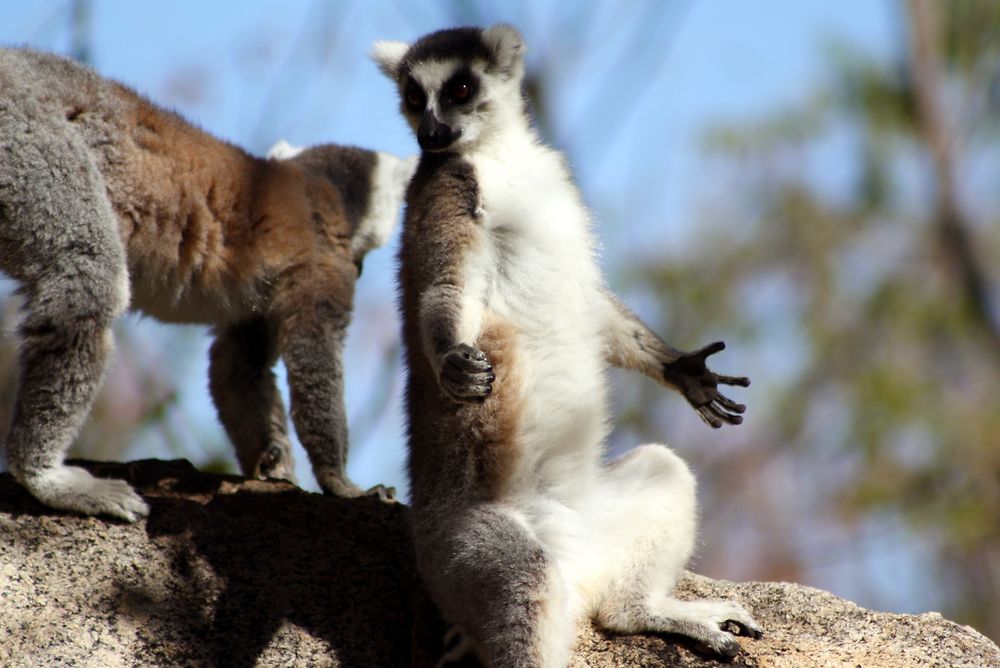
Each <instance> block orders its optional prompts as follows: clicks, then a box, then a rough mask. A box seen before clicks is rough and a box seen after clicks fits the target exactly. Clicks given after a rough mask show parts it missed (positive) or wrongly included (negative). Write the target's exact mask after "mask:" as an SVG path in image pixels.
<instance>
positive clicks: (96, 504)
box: [20, 465, 149, 522]
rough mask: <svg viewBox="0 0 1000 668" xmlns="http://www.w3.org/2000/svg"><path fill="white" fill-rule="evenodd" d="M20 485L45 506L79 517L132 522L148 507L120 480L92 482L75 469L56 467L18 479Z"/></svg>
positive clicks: (144, 514) (71, 467)
mask: <svg viewBox="0 0 1000 668" xmlns="http://www.w3.org/2000/svg"><path fill="white" fill-rule="evenodd" d="M20 480H21V483H22V484H23V485H24V486H25V487H26V488H27V489H28V491H29V492H31V494H32V495H33V496H34V497H35V498H36V499H38V500H39V501H41V502H42V503H44V504H45V505H47V506H49V507H51V508H56V509H58V510H69V511H72V512H75V513H81V514H83V515H110V516H112V517H117V518H119V519H123V520H125V521H127V522H135V521H136V520H137V519H139V518H140V517H145V516H147V515H148V514H149V506H147V505H146V502H145V501H143V500H142V497H141V496H139V495H138V494H136V492H135V490H133V489H132V487H131V486H129V484H128V483H127V482H125V481H124V480H109V479H106V478H95V477H94V476H93V475H91V474H90V472H89V471H86V470H84V469H82V468H80V467H78V466H62V465H60V466H56V467H53V468H48V469H42V470H41V471H37V472H32V473H29V474H27V475H23V476H21V477H20Z"/></svg>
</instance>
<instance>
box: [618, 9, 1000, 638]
mask: <svg viewBox="0 0 1000 668" xmlns="http://www.w3.org/2000/svg"><path fill="white" fill-rule="evenodd" d="M934 6H935V7H939V8H941V9H942V10H943V11H941V12H940V15H939V16H938V19H939V20H940V21H941V23H940V24H939V26H938V27H939V28H940V30H938V31H937V32H936V33H935V34H936V35H937V37H938V38H939V41H938V42H936V43H935V47H936V48H938V49H939V50H940V54H939V55H940V59H941V62H942V63H943V73H942V74H943V76H942V78H941V81H940V88H938V89H935V90H934V91H933V92H934V95H935V96H936V97H937V98H938V99H939V100H940V101H941V102H942V108H943V109H944V110H945V112H946V120H947V121H948V128H949V130H950V131H951V132H952V139H954V141H952V142H951V143H950V144H949V145H948V149H949V150H951V151H952V154H951V155H950V156H949V158H950V159H951V161H952V162H953V164H954V169H955V174H957V175H958V177H957V178H961V176H962V175H965V174H967V173H969V172H968V169H967V167H968V165H970V164H972V163H973V161H974V160H975V159H976V156H981V155H983V154H992V155H994V156H995V155H997V154H998V152H1000V137H997V136H996V134H995V133H992V132H991V131H992V130H993V129H994V126H995V124H996V120H995V111H996V109H995V105H996V103H997V101H998V99H1000V95H994V97H993V99H990V100H985V98H984V96H983V91H990V90H992V91H996V90H1000V39H998V36H1000V5H998V4H997V3H982V2H957V1H956V2H949V3H941V4H939V5H937V4H936V5H934ZM903 9H904V10H908V11H912V10H913V5H905V6H904V7H903ZM906 16H907V13H906V11H902V12H900V17H901V19H905V18H906ZM900 28H901V30H900V32H901V33H902V34H904V35H905V34H906V30H907V26H906V25H902V26H900ZM901 51H902V53H901V55H900V56H899V60H898V62H895V63H891V64H888V65H887V64H886V63H884V62H880V61H878V60H876V59H873V58H872V57H870V56H868V55H867V54H865V53H859V52H858V51H856V50H855V49H852V48H850V47H848V46H845V45H839V46H836V47H833V48H831V49H829V50H828V54H829V58H828V61H827V62H828V63H829V68H830V69H829V72H828V76H827V77H826V79H825V81H824V82H823V84H822V88H821V89H820V90H816V91H812V92H811V93H810V94H808V95H807V96H806V98H805V101H804V102H803V103H802V104H801V105H800V106H798V107H797V108H793V109H789V110H784V111H779V112H777V113H775V114H773V115H772V116H770V117H768V118H765V119H762V120H759V121H756V122H750V123H741V124H740V125H739V126H737V127H729V128H722V129H719V130H717V131H715V132H713V133H712V134H711V135H710V136H709V138H708V139H707V141H706V147H707V148H708V149H710V150H711V151H714V154H715V156H716V158H715V159H716V162H717V165H716V167H717V168H718V169H719V170H720V171H723V172H725V173H726V174H728V175H729V179H728V180H729V183H728V188H729V190H728V192H730V193H731V196H730V198H729V201H728V202H726V203H725V204H723V205H719V204H716V205H715V207H714V208H713V209H712V211H711V212H709V213H706V220H705V221H704V222H703V223H702V224H701V225H702V229H703V233H702V236H703V240H704V243H702V244H699V245H697V247H696V248H693V249H692V252H690V253H688V254H686V255H684V256H683V257H681V258H680V259H676V260H675V259H672V260H671V261H670V266H669V267H663V266H659V265H651V266H648V267H646V268H645V271H644V272H643V275H642V276H641V277H640V278H639V279H638V281H639V282H648V283H650V284H655V285H656V286H657V289H658V290H659V291H661V292H663V293H665V294H668V295H670V298H671V302H670V304H669V308H668V309H666V310H667V311H668V312H669V313H672V314H674V315H675V317H673V318H668V319H667V320H668V323H669V322H675V321H677V320H678V319H679V318H680V316H681V314H689V313H696V314H697V315H698V318H699V319H701V318H705V319H706V322H705V324H706V325H707V327H708V329H709V331H713V332H724V333H725V337H726V338H727V339H728V340H729V343H730V345H731V347H732V348H734V349H743V350H744V351H745V354H746V355H747V356H748V358H749V357H750V356H753V355H756V356H758V357H760V358H762V359H771V358H779V359H780V358H781V357H782V353H783V352H784V351H787V355H786V356H785V358H784V363H783V366H782V369H783V370H782V373H781V374H780V375H778V374H777V373H776V372H774V371H772V370H771V367H765V368H764V371H763V375H764V376H765V377H764V378H761V373H760V372H758V373H757V374H756V377H755V378H754V380H755V382H756V381H759V380H764V382H765V383H766V387H767V394H766V395H765V394H761V393H760V392H758V393H756V394H755V395H754V398H753V400H752V401H751V404H752V405H751V411H763V412H766V413H767V414H766V415H764V416H761V415H759V414H755V415H754V417H753V418H752V420H751V421H750V422H749V423H748V427H747V432H748V434H747V435H745V436H744V438H745V439H746V440H745V442H744V443H742V445H741V450H742V451H744V452H761V451H767V452H769V453H770V454H769V455H768V456H767V457H762V458H759V459H756V460H755V459H753V458H751V457H746V458H745V459H743V460H742V461H743V462H744V464H746V465H747V466H752V465H754V462H755V461H756V462H758V464H757V465H758V466H759V468H758V469H757V470H752V469H751V470H746V471H744V475H745V476H746V477H747V478H748V479H753V480H754V481H755V483H754V486H752V487H751V486H748V487H747V490H749V491H747V492H746V494H748V495H764V496H771V497H773V498H771V499H769V500H767V499H766V500H757V501H753V502H751V505H752V506H754V507H760V506H766V507H768V508H769V509H770V511H771V512H773V513H774V516H773V517H772V518H771V520H770V521H771V523H772V524H777V525H782V523H783V522H785V523H789V524H790V523H791V522H792V520H791V519H790V518H791V516H792V515H793V514H794V513H795V512H796V511H797V508H796V507H795V506H794V504H789V503H788V501H789V499H788V498H787V496H782V495H783V494H787V491H784V488H783V485H782V484H778V481H776V480H775V479H774V476H775V473H774V472H773V471H769V470H768V468H769V467H770V468H774V467H775V464H774V461H775V460H782V461H786V462H789V464H788V465H789V466H790V467H791V468H792V469H793V470H801V471H805V472H806V473H805V475H806V476H808V477H809V478H810V480H809V482H808V483H806V485H805V488H806V489H808V494H809V496H810V497H811V498H812V499H816V498H819V499H821V502H820V503H819V504H818V505H819V506H820V507H821V508H824V509H826V510H825V512H826V517H825V518H823V519H822V520H821V521H822V522H825V523H826V524H828V525H829V524H839V525H841V526H843V527H846V528H847V530H848V533H847V535H848V536H850V537H853V538H852V539H858V538H859V536H860V534H857V533H852V531H851V530H852V527H856V526H857V525H858V524H859V523H860V520H859V518H863V517H888V518H890V520H891V521H892V522H893V523H895V524H896V525H897V526H899V527H900V528H901V531H905V533H906V535H913V536H915V538H914V541H920V542H922V543H925V544H929V545H932V546H934V547H933V549H934V561H935V563H936V567H937V569H938V573H936V574H928V576H927V586H928V587H929V588H932V589H933V588H934V587H939V588H940V590H939V591H938V592H937V599H938V600H940V601H941V602H942V605H944V606H946V607H947V608H948V610H947V612H949V613H950V614H953V615H956V616H958V617H959V618H960V619H962V620H963V621H965V622H967V623H971V624H973V625H975V626H976V627H977V628H979V629H981V630H982V631H984V632H985V633H987V634H989V635H991V636H992V637H993V638H1000V622H998V621H997V619H996V615H995V606H996V601H997V600H1000V569H998V568H997V566H996V564H998V563H1000V349H998V347H997V341H1000V338H998V335H1000V332H998V331H996V328H995V323H996V314H994V318H993V320H992V321H991V320H990V318H989V317H988V316H989V315H990V314H989V313H987V314H983V313H976V312H975V310H974V309H973V308H972V307H971V306H970V305H971V304H972V303H973V301H974V300H973V296H972V295H969V294H968V293H967V288H968V284H967V283H966V282H964V281H963V279H962V276H963V273H964V272H973V273H974V274H978V277H979V278H980V279H981V280H982V281H983V282H984V284H985V287H986V290H987V292H988V294H987V297H988V300H987V303H988V304H992V305H993V308H994V309H995V308H996V307H997V305H998V304H1000V300H998V298H997V294H996V292H997V290H998V289H1000V288H998V286H997V285H996V281H997V280H998V278H1000V276H998V275H997V274H996V269H995V259H994V260H993V261H992V264H990V260H989V258H990V257H993V258H995V257H997V254H996V250H997V243H998V237H1000V234H998V225H997V223H998V216H997V213H996V212H997V205H998V202H997V201H996V200H995V199H989V197H990V196H991V195H984V194H982V193H980V194H979V195H976V199H975V200H972V199H969V197H970V195H969V194H968V193H967V191H966V190H965V189H963V188H962V187H961V186H960V187H958V188H957V192H958V194H959V196H960V197H965V198H966V199H959V206H960V211H959V212H958V216H959V217H958V218H957V219H955V220H953V221H951V222H954V223H955V224H956V225H957V226H959V227H960V228H961V230H962V231H963V232H964V233H965V234H968V235H969V236H970V237H971V238H972V240H973V244H972V245H973V249H974V257H973V258H972V259H973V261H976V260H978V265H974V266H964V265H962V264H961V263H962V262H965V260H963V259H961V258H959V259H957V260H956V255H955V253H954V249H953V248H950V247H949V243H950V242H949V239H948V238H947V236H946V235H944V234H942V229H943V227H944V224H943V221H942V220H941V219H940V215H941V213H940V212H941V211H942V210H943V207H942V206H941V202H940V198H941V197H942V196H943V193H946V192H947V188H948V185H947V184H944V183H942V182H940V180H939V179H940V178H941V174H940V173H938V172H937V171H936V170H934V169H932V162H931V160H930V154H931V146H932V141H933V140H932V138H931V137H930V136H928V131H927V127H926V125H925V124H924V123H923V122H922V120H921V119H922V116H921V114H922V113H924V112H923V110H922V109H921V107H920V99H919V96H918V94H917V89H916V84H917V82H916V81H915V78H914V77H915V76H916V74H915V68H914V67H913V54H912V53H911V52H910V51H908V50H906V49H901ZM991 105H992V106H991ZM989 109H993V111H994V114H992V115H991V114H990V113H987V111H988V110H989ZM832 136H839V137H844V136H847V137H849V141H846V142H842V143H841V144H839V145H838V155H839V157H838V159H839V160H841V161H846V164H847V165H848V166H849V167H850V171H851V173H852V175H853V181H852V183H853V184H854V185H853V187H849V188H846V189H845V188H841V189H835V188H831V187H830V186H829V184H828V183H826V182H825V181H824V179H823V177H822V176H817V175H816V174H817V170H816V169H814V168H813V167H814V165H815V163H816V162H817V161H819V160H822V159H823V158H820V157H818V155H819V154H820V153H821V152H822V151H824V150H829V142H830V139H831V137H832ZM970 137H976V138H978V139H977V142H976V143H963V142H962V141H959V140H965V139H967V138H970ZM825 159H826V160H830V158H829V157H827V158H825ZM975 164H976V165H977V169H980V170H984V169H985V170H992V172H993V173H992V181H993V182H996V179H997V177H1000V173H998V172H1000V170H998V164H997V162H996V160H995V159H993V160H987V161H983V160H981V159H980V160H978V162H976V163H975ZM973 212H974V213H973ZM734 231H738V232H734ZM991 252H992V256H991V255H990V253H991ZM990 300H991V301H990ZM762 305H763V306H762ZM661 329H662V330H663V331H665V332H666V333H667V335H668V337H669V338H673V337H674V336H677V338H676V339H673V340H678V341H692V340H696V339H698V338H699V335H700V334H701V332H692V331H682V330H679V329H677V328H674V329H673V331H671V329H670V328H669V327H662V328H661ZM734 335H735V336H734ZM747 351H749V352H747ZM741 371H743V370H742V369H741ZM767 376H770V377H767ZM637 428H638V429H639V430H642V429H643V426H642V425H638V426H637ZM760 462H764V463H760ZM767 462H770V463H767ZM761 480H763V481H764V484H759V483H760V481H761ZM769 482H770V484H769ZM726 492H727V494H729V496H730V497H732V496H733V494H734V492H733V489H732V488H730V489H727V490H726ZM710 503H711V502H710ZM720 503H722V502H720ZM730 503H732V501H730ZM747 521H748V522H755V521H757V520H756V518H750V519H747ZM758 528H759V530H760V531H762V532H766V531H767V530H768V528H767V527H766V526H764V525H763V523H761V526H759V527H758ZM861 539H863V536H861ZM811 549H812V548H811V547H810V546H809V545H797V544H795V543H794V542H792V541H787V542H786V543H785V544H783V545H781V546H778V547H776V546H775V545H774V544H770V545H768V546H767V549H766V550H762V551H760V552H759V553H758V555H757V558H758V559H760V560H762V561H763V560H786V561H787V562H788V563H794V562H795V561H796V560H797V561H798V562H799V563H801V564H806V562H808V561H809V560H810V559H811V558H812V556H811V555H810V550H811ZM841 549H849V546H848V545H847V544H844V545H842V546H841ZM751 558H752V557H751ZM990 564H992V566H990ZM806 565H807V564H806ZM791 568H792V570H794V567H791Z"/></svg>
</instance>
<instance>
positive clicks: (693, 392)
mask: <svg viewBox="0 0 1000 668" xmlns="http://www.w3.org/2000/svg"><path fill="white" fill-rule="evenodd" d="M605 297H606V300H605V301H606V304H605V318H604V328H603V332H604V346H605V351H604V355H605V359H606V360H607V361H608V363H610V364H613V365H614V366H617V367H621V368H623V369H633V370H636V371H639V372H641V373H643V374H644V375H646V376H648V377H650V378H652V379H653V380H656V381H657V382H659V383H660V384H662V385H665V386H667V387H670V388H673V389H675V390H677V391H678V392H680V393H681V394H682V395H683V396H684V398H685V399H687V400H688V403H689V404H691V406H692V407H693V408H694V409H695V411H697V412H698V415H699V417H701V419H702V420H704V421H705V423H706V424H708V425H710V426H712V427H715V428H716V429H718V428H719V427H721V426H722V425H723V423H728V424H733V425H737V424H740V423H742V422H743V417H742V413H743V412H744V411H745V410H746V406H744V405H743V404H738V403H736V402H735V401H732V400H731V399H729V398H728V397H726V396H724V395H723V394H722V393H721V392H719V385H738V386H740V387H747V386H748V385H750V379H749V378H746V377H744V376H724V375H721V374H717V373H715V372H713V371H711V370H710V369H709V368H708V366H707V365H706V363H705V359H706V358H707V357H709V356H710V355H714V354H715V353H717V352H719V351H721V350H723V349H725V347H726V344H725V343H723V342H722V341H716V342H715V343H710V344H709V345H707V346H705V347H703V348H701V349H699V350H696V351H694V352H692V353H685V352H681V351H680V350H677V349H676V348H673V347H671V346H670V345H668V344H666V343H665V342H664V341H663V340H662V339H661V338H660V337H659V336H657V335H656V333H655V332H653V331H652V330H651V329H650V328H649V327H648V326H647V325H646V323H644V322H643V321H642V320H640V319H639V316H638V315H636V314H635V313H634V312H632V310H631V309H629V308H628V307H627V306H625V305H624V304H622V303H621V301H620V300H619V299H618V298H617V297H615V296H614V295H613V294H611V293H610V292H605Z"/></svg>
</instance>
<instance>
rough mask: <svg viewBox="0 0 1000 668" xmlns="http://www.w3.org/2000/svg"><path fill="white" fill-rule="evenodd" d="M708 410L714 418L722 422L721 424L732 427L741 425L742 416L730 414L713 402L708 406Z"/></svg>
mask: <svg viewBox="0 0 1000 668" xmlns="http://www.w3.org/2000/svg"><path fill="white" fill-rule="evenodd" d="M709 408H710V409H711V410H712V413H714V414H715V416H716V417H717V418H719V419H720V420H722V421H723V422H727V423H729V424H733V425H736V424H743V417H742V416H740V415H737V414H735V413H730V412H728V411H726V410H724V409H723V408H722V407H721V406H720V405H718V404H717V403H715V402H713V403H712V404H711V405H710V406H709Z"/></svg>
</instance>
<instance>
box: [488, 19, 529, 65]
mask: <svg viewBox="0 0 1000 668" xmlns="http://www.w3.org/2000/svg"><path fill="white" fill-rule="evenodd" d="M483 43H484V44H486V48H487V49H489V50H490V52H491V53H492V54H493V61H494V62H495V63H496V66H497V68H498V69H499V70H500V71H501V72H506V73H508V74H513V73H514V72H515V71H516V70H519V69H520V68H521V65H522V64H523V60H524V51H525V48H524V40H523V39H522V38H521V33H520V32H519V31H518V29H517V28H515V27H514V26H512V25H510V24H507V23H497V24H496V25H492V26H490V27H489V28H486V29H485V30H483Z"/></svg>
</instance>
